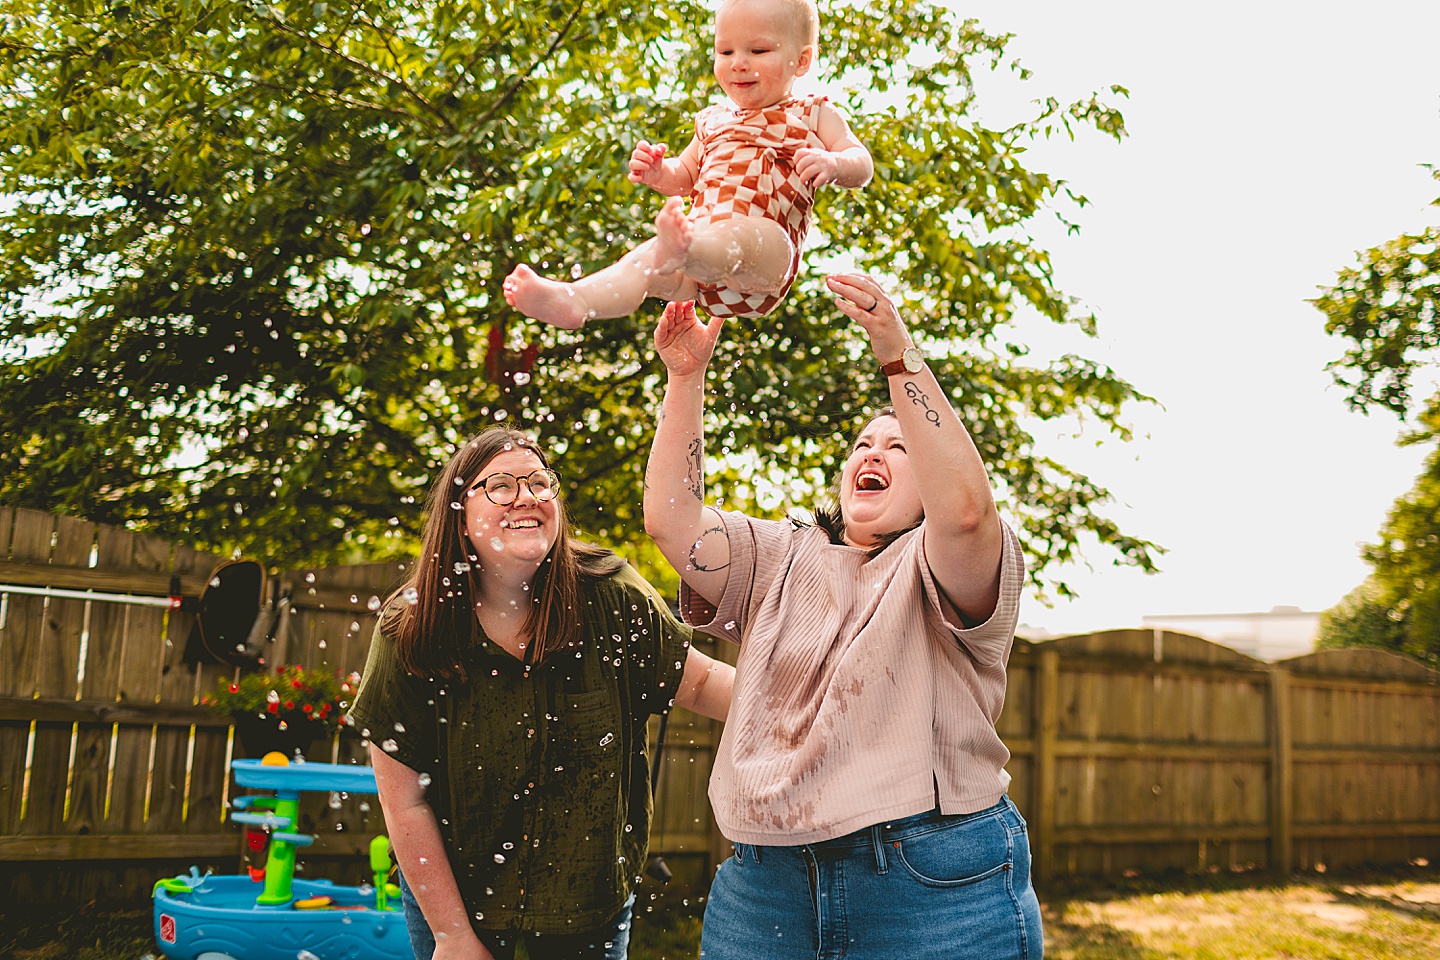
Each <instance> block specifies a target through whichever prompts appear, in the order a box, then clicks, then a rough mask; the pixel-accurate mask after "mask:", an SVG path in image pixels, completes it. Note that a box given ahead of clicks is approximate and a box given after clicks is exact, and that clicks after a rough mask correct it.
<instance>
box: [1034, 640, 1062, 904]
mask: <svg viewBox="0 0 1440 960" xmlns="http://www.w3.org/2000/svg"><path fill="white" fill-rule="evenodd" d="M1059 727H1060V651H1058V650H1056V649H1054V648H1052V647H1050V646H1048V645H1047V646H1042V647H1041V648H1040V649H1039V651H1038V655H1037V656H1036V658H1035V702H1034V728H1035V739H1034V743H1035V776H1034V783H1035V788H1034V789H1035V797H1034V800H1033V801H1032V802H1031V804H1030V809H1031V810H1033V811H1034V812H1035V814H1034V821H1033V823H1032V824H1031V828H1032V829H1031V833H1032V834H1033V836H1034V837H1035V878H1036V879H1037V880H1040V881H1044V880H1048V879H1049V878H1050V877H1051V876H1053V875H1054V873H1055V786H1056V784H1055V740H1056V737H1057V734H1058V732H1059Z"/></svg>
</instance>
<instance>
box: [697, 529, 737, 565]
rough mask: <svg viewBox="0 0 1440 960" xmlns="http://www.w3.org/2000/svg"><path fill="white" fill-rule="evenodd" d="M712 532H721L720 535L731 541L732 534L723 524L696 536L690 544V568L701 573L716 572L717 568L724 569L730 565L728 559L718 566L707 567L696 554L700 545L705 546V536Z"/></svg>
mask: <svg viewBox="0 0 1440 960" xmlns="http://www.w3.org/2000/svg"><path fill="white" fill-rule="evenodd" d="M712 533H718V534H720V536H722V537H724V538H725V541H726V543H729V541H730V535H729V534H728V533H726V532H725V527H724V526H723V525H718V524H717V525H716V526H713V527H711V528H710V529H708V530H706V531H705V532H704V533H702V534H700V536H699V537H698V538H696V540H695V542H694V543H693V544H691V545H690V569H692V570H699V571H700V572H701V573H714V572H715V571H717V570H724V569H725V568H726V567H728V566H730V561H728V560H727V561H725V562H724V563H722V564H718V565H717V566H713V567H707V566H705V564H703V563H701V562H700V561H699V559H697V558H696V554H697V553H699V552H700V547H701V546H703V545H704V543H705V538H706V537H708V536H710V534H712Z"/></svg>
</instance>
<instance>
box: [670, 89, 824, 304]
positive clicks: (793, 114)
mask: <svg viewBox="0 0 1440 960" xmlns="http://www.w3.org/2000/svg"><path fill="white" fill-rule="evenodd" d="M826 99H828V98H826V97H822V96H815V95H811V96H807V97H799V98H797V97H791V98H789V99H788V100H782V101H781V102H780V103H777V104H774V105H773V106H769V107H765V108H763V109H755V108H751V109H740V108H738V107H735V106H733V105H731V104H729V103H724V104H716V105H714V106H711V107H706V108H705V109H704V110H702V111H700V113H699V115H698V116H697V117H696V118H695V136H696V137H697V138H698V139H699V141H700V173H699V176H697V177H696V178H695V187H694V189H692V190H691V192H690V219H691V220H692V221H694V222H695V223H696V224H703V223H712V222H718V221H720V220H729V219H730V218H731V217H766V218H767V219H770V220H774V221H775V222H776V223H778V224H780V226H782V227H784V228H785V232H786V233H787V234H789V235H790V242H791V243H792V244H794V246H795V253H794V256H792V257H791V258H790V266H789V269H788V270H787V271H786V275H785V286H784V288H783V289H781V290H780V291H779V292H778V293H772V294H759V293H752V294H744V293H740V292H739V291H737V290H731V289H730V288H729V287H726V286H724V285H723V284H721V285H712V284H705V283H702V284H699V291H698V295H699V300H700V305H701V306H703V307H704V308H705V309H706V310H707V311H709V313H710V314H711V315H712V316H719V317H752V318H753V317H763V316H765V314H767V313H769V312H770V311H771V310H774V309H775V307H776V305H777V304H778V303H779V302H780V300H781V298H783V297H784V296H785V294H786V293H787V292H789V290H790V284H791V283H793V282H794V280H795V274H796V273H797V272H798V271H799V269H800V245H801V243H802V242H803V241H804V239H805V233H806V231H807V230H808V229H809V228H810V208H811V207H812V206H814V204H815V192H814V190H812V189H811V188H810V187H808V186H806V185H805V184H803V183H801V182H800V178H799V177H797V176H796V175H795V166H794V164H795V152H796V151H797V150H800V149H801V148H802V147H816V148H823V147H824V146H825V144H824V143H822V142H821V140H820V137H819V136H818V135H817V134H816V132H815V129H816V127H817V126H819V123H820V104H821V103H822V102H823V101H825V100H826Z"/></svg>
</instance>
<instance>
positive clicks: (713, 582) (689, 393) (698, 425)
mask: <svg viewBox="0 0 1440 960" xmlns="http://www.w3.org/2000/svg"><path fill="white" fill-rule="evenodd" d="M724 322H725V321H724V318H723V317H713V318H711V320H710V322H709V324H702V323H701V322H700V321H699V319H698V318H697V317H696V316H695V304H694V303H670V304H666V306H665V313H664V315H662V316H661V318H660V324H659V325H658V326H657V327H656V328H655V349H656V352H658V353H659V354H660V359H661V361H663V362H664V364H665V371H666V377H667V379H666V383H665V400H664V402H663V403H662V405H661V407H660V422H659V423H658V424H657V425H656V427H655V442H654V444H653V445H652V446H651V447H650V460H649V462H648V463H647V464H646V466H645V532H646V533H648V534H649V535H650V537H651V539H653V540H654V541H655V545H656V546H658V547H659V548H660V552H661V553H663V554H665V559H667V560H669V561H670V565H671V566H673V567H674V568H675V569H676V570H677V571H678V572H679V573H680V579H682V580H684V581H685V583H686V584H688V585H689V587H690V589H692V590H694V591H695V592H696V593H698V594H700V596H702V597H704V598H705V599H706V600H708V601H710V602H711V603H716V602H718V601H719V600H720V597H721V596H722V595H723V593H724V591H725V581H726V578H727V577H728V576H729V567H730V540H729V538H728V536H727V535H726V533H725V523H724V521H723V520H722V519H721V517H720V514H719V512H718V511H717V510H715V509H714V508H713V507H707V506H705V426H704V419H703V417H704V412H705V372H706V370H707V368H708V367H709V365H710V355H711V354H712V353H714V352H715V341H716V340H718V339H719V337H720V328H721V326H722V325H723V324H724Z"/></svg>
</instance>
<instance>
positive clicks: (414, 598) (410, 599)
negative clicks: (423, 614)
mask: <svg viewBox="0 0 1440 960" xmlns="http://www.w3.org/2000/svg"><path fill="white" fill-rule="evenodd" d="M400 596H401V597H403V598H404V600H405V602H406V603H408V604H410V606H412V607H413V606H415V605H416V604H417V603H419V602H420V591H419V590H416V589H415V588H414V587H406V588H405V589H404V590H402V591H401V593H400Z"/></svg>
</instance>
